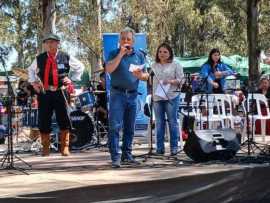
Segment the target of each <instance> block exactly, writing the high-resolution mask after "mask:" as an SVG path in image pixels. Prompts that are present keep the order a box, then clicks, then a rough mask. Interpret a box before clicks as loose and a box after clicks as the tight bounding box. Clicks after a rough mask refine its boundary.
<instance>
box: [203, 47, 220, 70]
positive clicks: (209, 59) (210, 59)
mask: <svg viewBox="0 0 270 203" xmlns="http://www.w3.org/2000/svg"><path fill="white" fill-rule="evenodd" d="M214 53H219V55H220V51H219V49H218V48H214V49H212V50H211V51H210V53H209V55H208V60H207V62H206V63H208V64H210V65H211V67H213V65H214V61H213V59H212V55H213V54H214ZM220 62H221V61H220V58H219V60H218V63H220Z"/></svg>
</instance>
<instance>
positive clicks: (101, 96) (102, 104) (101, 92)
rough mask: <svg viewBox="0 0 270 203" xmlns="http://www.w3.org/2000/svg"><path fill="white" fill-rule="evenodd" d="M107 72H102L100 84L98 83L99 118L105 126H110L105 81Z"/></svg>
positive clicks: (97, 107)
mask: <svg viewBox="0 0 270 203" xmlns="http://www.w3.org/2000/svg"><path fill="white" fill-rule="evenodd" d="M105 77H106V74H105V72H102V73H100V75H99V78H100V81H99V84H98V85H97V104H96V109H97V112H96V113H97V115H96V116H97V119H98V120H99V121H101V123H102V124H103V125H105V126H108V118H107V95H106V85H105V84H106V83H105Z"/></svg>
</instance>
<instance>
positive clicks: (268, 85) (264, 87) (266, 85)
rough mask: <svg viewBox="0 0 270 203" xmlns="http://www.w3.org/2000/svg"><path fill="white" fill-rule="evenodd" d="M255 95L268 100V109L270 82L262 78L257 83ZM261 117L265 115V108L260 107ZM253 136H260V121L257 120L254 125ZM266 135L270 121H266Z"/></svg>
mask: <svg viewBox="0 0 270 203" xmlns="http://www.w3.org/2000/svg"><path fill="white" fill-rule="evenodd" d="M257 93H260V94H263V95H264V96H265V97H266V98H267V100H268V108H269V105H270V82H269V80H268V78H267V77H264V76H262V77H261V79H260V83H259V89H258V91H257ZM261 111H262V115H266V114H267V112H266V106H264V105H263V106H262V105H261ZM255 126H256V127H255V134H261V133H262V132H261V121H260V120H257V121H256V123H255ZM265 134H266V135H270V120H267V121H266V132H265Z"/></svg>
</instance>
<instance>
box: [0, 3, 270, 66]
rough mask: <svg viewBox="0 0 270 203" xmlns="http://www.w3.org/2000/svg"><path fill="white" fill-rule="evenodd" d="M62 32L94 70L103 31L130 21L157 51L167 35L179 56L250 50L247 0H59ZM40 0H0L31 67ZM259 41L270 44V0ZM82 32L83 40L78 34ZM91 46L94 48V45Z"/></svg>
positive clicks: (3, 38) (9, 33) (5, 38)
mask: <svg viewBox="0 0 270 203" xmlns="http://www.w3.org/2000/svg"><path fill="white" fill-rule="evenodd" d="M55 1H56V4H57V10H56V14H57V18H56V29H57V33H59V34H60V35H61V38H62V39H64V41H65V42H68V43H69V44H70V47H75V48H76V49H74V51H76V52H77V55H78V56H79V57H80V58H81V59H82V60H83V61H84V63H85V64H88V65H87V67H88V68H89V70H90V69H92V70H94V69H95V68H96V66H97V60H96V55H98V56H101V55H102V54H101V53H102V48H101V47H102V44H101V36H100V29H99V25H100V24H99V22H100V21H99V11H101V18H102V19H101V20H102V24H101V26H102V27H101V32H119V31H120V30H121V29H122V28H124V27H126V26H129V27H132V28H133V29H134V30H135V31H137V32H145V33H147V36H148V49H149V51H150V54H151V55H154V54H155V52H156V48H157V46H158V45H159V44H160V43H162V42H164V41H167V42H169V43H170V44H171V45H172V47H173V49H174V52H175V54H176V55H178V56H197V55H207V54H208V52H209V50H210V49H211V48H213V47H219V48H220V49H221V51H222V53H223V54H230V55H232V54H239V55H247V33H246V32H247V25H246V18H247V14H246V7H247V6H246V2H247V1H243V0H101V5H98V2H99V1H98V0H55ZM40 2H41V1H36V0H2V1H0V18H1V21H0V42H1V44H7V45H9V46H11V47H14V48H15V49H16V50H17V52H18V53H19V59H18V62H17V64H16V65H19V66H22V67H27V66H28V65H29V64H30V62H31V61H32V59H33V58H34V57H35V55H36V53H37V48H38V41H39V40H40V36H41V28H42V22H41V20H42V17H41V15H42V13H41V10H40V7H41V5H40ZM259 14H260V15H259V19H258V21H259V46H260V47H262V48H263V49H266V48H269V47H270V40H269V39H270V26H269V22H270V1H269V0H261V1H260V4H259ZM78 38H79V39H80V40H78ZM89 48H90V49H89Z"/></svg>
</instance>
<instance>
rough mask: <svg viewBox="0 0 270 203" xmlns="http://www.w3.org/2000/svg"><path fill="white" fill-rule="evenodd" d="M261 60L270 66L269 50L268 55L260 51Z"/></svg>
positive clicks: (269, 50)
mask: <svg viewBox="0 0 270 203" xmlns="http://www.w3.org/2000/svg"><path fill="white" fill-rule="evenodd" d="M260 59H261V62H262V63H265V64H269V65H270V49H268V51H267V53H264V52H263V51H260Z"/></svg>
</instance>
